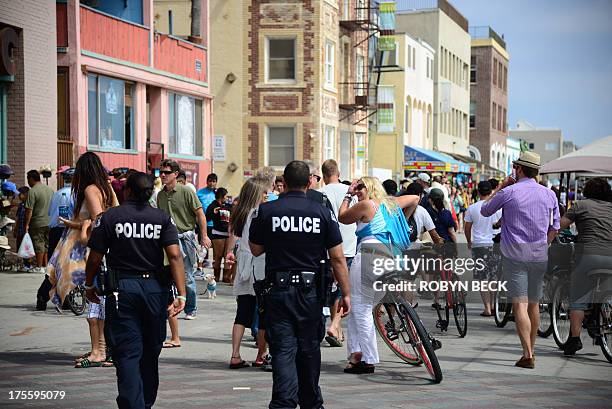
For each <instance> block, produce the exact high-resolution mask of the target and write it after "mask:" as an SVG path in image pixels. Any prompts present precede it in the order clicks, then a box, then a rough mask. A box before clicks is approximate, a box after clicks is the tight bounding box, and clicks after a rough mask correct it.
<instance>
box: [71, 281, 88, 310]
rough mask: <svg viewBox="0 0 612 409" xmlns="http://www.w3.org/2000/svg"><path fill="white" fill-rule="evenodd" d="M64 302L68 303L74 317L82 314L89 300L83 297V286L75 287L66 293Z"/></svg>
mask: <svg viewBox="0 0 612 409" xmlns="http://www.w3.org/2000/svg"><path fill="white" fill-rule="evenodd" d="M66 300H67V301H68V306H69V307H70V311H72V312H73V313H74V315H77V316H79V315H81V314H83V313H84V312H85V309H86V308H87V304H89V300H88V299H87V297H86V296H85V286H84V285H83V284H79V285H77V286H76V287H75V288H74V289H72V291H70V293H68V295H67V296H66Z"/></svg>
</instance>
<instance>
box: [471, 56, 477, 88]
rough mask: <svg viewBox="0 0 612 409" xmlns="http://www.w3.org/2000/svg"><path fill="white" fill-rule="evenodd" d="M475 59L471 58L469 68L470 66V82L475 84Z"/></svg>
mask: <svg viewBox="0 0 612 409" xmlns="http://www.w3.org/2000/svg"><path fill="white" fill-rule="evenodd" d="M476 61H477V60H476V57H472V60H471V66H470V82H471V83H475V82H476Z"/></svg>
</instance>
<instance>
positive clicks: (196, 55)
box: [153, 33, 208, 82]
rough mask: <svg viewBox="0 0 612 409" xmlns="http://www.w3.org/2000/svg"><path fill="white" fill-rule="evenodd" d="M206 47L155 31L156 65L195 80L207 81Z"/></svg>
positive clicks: (158, 67) (160, 68)
mask: <svg viewBox="0 0 612 409" xmlns="http://www.w3.org/2000/svg"><path fill="white" fill-rule="evenodd" d="M206 53H207V51H206V49H205V48H204V47H202V46H199V45H197V44H193V43H190V42H188V41H185V40H182V39H180V38H177V37H173V36H170V35H167V34H161V33H155V49H154V53H153V55H154V60H155V61H154V66H155V68H157V69H159V70H163V71H168V72H171V73H173V74H176V75H180V76H183V77H187V78H190V79H193V80H197V81H202V82H206V81H207V79H208V78H207V70H208V67H207V66H206V63H207V54H206Z"/></svg>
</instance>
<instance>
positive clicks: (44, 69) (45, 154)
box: [0, 0, 57, 186]
mask: <svg viewBox="0 0 612 409" xmlns="http://www.w3.org/2000/svg"><path fill="white" fill-rule="evenodd" d="M54 45H55V2H52V1H49V0H45V1H39V0H23V1H2V2H0V163H8V164H9V165H10V166H11V167H12V168H13V171H14V172H15V175H14V176H13V177H12V180H13V181H14V182H15V183H16V184H17V185H18V186H21V185H24V184H25V182H26V178H25V173H26V172H27V171H28V170H30V169H39V168H40V167H41V166H42V165H43V164H50V165H51V167H52V168H54V169H55V168H56V167H57V162H56V124H57V110H56V104H57V92H56V82H55V78H56V68H55V67H56V59H55V58H56V57H55V46H54ZM49 183H50V184H53V183H54V181H53V180H49Z"/></svg>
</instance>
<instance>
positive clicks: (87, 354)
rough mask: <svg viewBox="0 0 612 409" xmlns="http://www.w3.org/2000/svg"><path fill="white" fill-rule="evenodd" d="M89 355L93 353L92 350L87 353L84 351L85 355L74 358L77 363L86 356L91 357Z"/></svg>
mask: <svg viewBox="0 0 612 409" xmlns="http://www.w3.org/2000/svg"><path fill="white" fill-rule="evenodd" d="M89 355H91V351H89V352H87V353H84V354H83V355H81V356H77V357H76V358H74V362H75V363H78V362H81V361H82V360H83V359H85V358H89Z"/></svg>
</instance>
